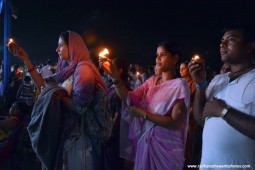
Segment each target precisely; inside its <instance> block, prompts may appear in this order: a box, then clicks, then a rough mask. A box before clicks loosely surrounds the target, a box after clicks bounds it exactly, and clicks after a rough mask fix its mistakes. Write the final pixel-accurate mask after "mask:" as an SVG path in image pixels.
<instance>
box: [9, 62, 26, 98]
mask: <svg viewBox="0 0 255 170" xmlns="http://www.w3.org/2000/svg"><path fill="white" fill-rule="evenodd" d="M22 80H23V72H22V70H21V68H20V66H19V65H17V64H15V65H14V70H13V71H12V72H11V74H10V76H9V83H10V89H9V93H8V95H9V96H10V102H11V103H13V102H14V101H16V95H17V92H18V90H19V87H20V85H21V83H22Z"/></svg>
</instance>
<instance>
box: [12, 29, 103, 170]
mask: <svg viewBox="0 0 255 170" xmlns="http://www.w3.org/2000/svg"><path fill="white" fill-rule="evenodd" d="M8 48H9V51H10V52H12V53H13V54H14V56H17V57H19V58H21V59H22V60H23V61H24V63H25V64H26V66H27V69H28V72H29V73H30V75H31V77H32V78H33V80H34V82H35V83H36V85H37V87H38V89H44V90H42V94H41V95H40V96H39V99H38V100H40V97H41V98H43V97H45V96H47V95H46V94H45V91H47V90H48V89H49V88H48V86H50V85H51V84H52V83H55V84H56V83H57V84H58V85H59V86H61V87H63V88H64V89H66V92H67V94H68V95H62V96H61V104H62V105H63V106H64V107H63V108H64V109H62V108H60V109H59V112H61V111H62V112H64V111H65V110H66V108H67V109H68V110H69V111H68V112H69V114H66V115H64V116H63V115H61V114H60V115H61V116H62V117H61V120H62V122H60V126H61V127H62V130H61V132H60V134H58V135H59V136H60V138H58V139H59V141H58V151H57V152H58V153H57V154H56V155H57V156H56V157H57V158H54V159H55V160H54V163H51V162H50V163H49V166H44V167H43V168H44V169H65V170H69V169H76V170H83V169H92V161H93V169H98V167H97V166H98V163H97V162H96V161H97V160H99V155H98V154H96V153H98V147H99V146H100V145H99V143H98V142H97V141H96V140H94V139H91V138H90V137H88V136H86V134H84V132H83V128H81V127H84V126H83V125H82V124H83V121H81V117H82V116H81V115H79V114H83V113H84V111H83V110H85V108H86V107H87V106H88V105H89V104H90V103H91V102H92V101H93V99H94V96H93V95H94V91H95V89H96V85H97V84H98V85H100V86H101V87H104V88H105V85H104V83H103V80H102V78H101V76H100V74H99V72H98V70H97V69H96V67H95V66H94V65H93V64H92V62H91V61H90V55H89V51H88V49H87V47H86V45H85V43H84V41H83V40H82V37H81V36H80V35H79V34H77V33H75V32H72V31H68V32H64V33H62V34H61V35H60V36H59V41H58V47H57V49H56V52H57V53H58V55H59V59H58V70H57V73H56V74H54V75H53V76H51V77H48V78H46V79H45V80H44V79H43V78H42V76H41V75H40V74H38V73H37V72H36V70H35V68H34V66H33V64H32V63H31V61H30V59H29V57H28V55H27V53H26V52H25V50H24V49H22V48H21V47H20V46H19V45H18V44H17V43H15V42H12V43H9V44H8ZM48 84H49V85H48ZM45 86H46V87H45ZM49 91H51V89H50V90H49ZM53 97H54V96H53ZM46 100H47V98H46ZM49 100H50V99H49ZM38 105H39V106H40V107H43V106H41V105H40V104H38ZM35 107H36V105H35ZM51 107H52V106H51ZM50 109H52V110H54V108H50ZM61 109H62V110H61ZM36 110H37V111H38V110H40V108H39V109H38V107H37V108H34V111H33V112H35V111H36ZM44 110H48V109H44ZM56 110H57V109H56ZM70 113H71V114H70ZM51 114H55V113H51ZM51 114H49V115H51ZM70 115H71V116H70ZM32 116H33V115H32ZM69 119H70V120H69ZM51 121H52V120H51ZM56 121H57V120H56ZM70 124H73V126H70ZM28 130H29V129H28ZM50 130H54V129H50ZM50 130H49V132H48V133H50ZM30 136H31V135H30ZM45 144H46V143H45ZM46 145H47V144H46ZM59 146H62V150H61V151H59ZM92 149H93V151H92V154H93V159H92V155H91V154H90V153H91V150H92ZM59 153H60V155H59ZM37 155H38V154H37ZM39 158H40V160H41V161H42V158H41V157H39ZM50 161H52V160H50ZM42 162H43V161H42ZM56 162H57V163H56ZM59 162H61V166H60V165H59ZM44 165H45V164H44Z"/></svg>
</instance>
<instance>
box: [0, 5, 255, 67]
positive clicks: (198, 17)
mask: <svg viewBox="0 0 255 170" xmlns="http://www.w3.org/2000/svg"><path fill="white" fill-rule="evenodd" d="M12 5H13V6H14V7H15V8H17V10H18V18H17V19H13V18H12V37H13V38H14V39H15V41H17V42H18V43H19V44H20V45H21V46H23V47H24V48H25V49H26V51H27V52H28V54H29V56H30V58H33V60H34V61H36V62H43V61H44V60H45V59H47V58H52V59H53V60H54V61H57V57H58V56H57V53H56V52H55V49H56V47H57V42H58V35H59V34H60V33H61V32H63V31H66V30H73V31H76V32H78V33H80V34H82V35H83V38H84V39H85V41H86V43H87V45H88V47H89V49H97V47H100V46H106V47H108V48H109V49H110V51H111V57H121V58H124V59H126V60H127V61H128V62H136V61H145V63H147V64H148V65H153V64H154V60H155V53H156V47H157V44H158V43H159V42H160V41H162V40H170V41H176V42H178V43H179V44H180V45H181V47H182V51H183V56H182V57H183V60H184V59H189V58H191V56H192V55H194V54H195V53H197V54H200V55H201V56H202V57H203V58H205V59H206V61H207V63H208V64H209V65H210V66H211V67H213V68H216V69H218V68H219V66H220V65H221V61H220V55H219V43H220V40H221V30H222V28H223V27H224V26H225V25H226V24H228V23H232V22H253V23H255V6H254V5H255V2H253V1H245V0H243V1H236V0H232V1H223V0H222V1H206V0H190V1H181V0H179V1H170V0H169V1H160V0H159V1H145V0H130V1H128V0H127V1H111V0H108V1H102V0H101V1H90V0H68V1H67V0H63V1H60V0H51V1H49V0H44V1H43V0H33V1H32V0H12ZM0 40H1V41H0V45H1V46H3V45H4V44H5V43H4V42H3V12H2V13H1V16H0ZM2 55H3V54H2V50H1V53H0V58H2ZM11 61H12V63H16V62H20V60H17V59H16V58H14V57H12V59H11ZM20 63H21V62H20Z"/></svg>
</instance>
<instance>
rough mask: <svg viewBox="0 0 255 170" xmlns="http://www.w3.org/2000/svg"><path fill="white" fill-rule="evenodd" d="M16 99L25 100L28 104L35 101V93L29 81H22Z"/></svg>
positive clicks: (30, 104)
mask: <svg viewBox="0 0 255 170" xmlns="http://www.w3.org/2000/svg"><path fill="white" fill-rule="evenodd" d="M17 100H19V101H23V102H25V103H26V104H27V105H28V106H32V105H33V104H34V102H35V93H34V89H33V86H32V85H31V84H30V83H26V82H23V83H22V84H21V85H20V88H19V90H18V93H17Z"/></svg>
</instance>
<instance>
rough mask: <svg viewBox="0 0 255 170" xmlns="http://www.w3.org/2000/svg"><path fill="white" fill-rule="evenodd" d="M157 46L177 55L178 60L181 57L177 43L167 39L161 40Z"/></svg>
mask: <svg viewBox="0 0 255 170" xmlns="http://www.w3.org/2000/svg"><path fill="white" fill-rule="evenodd" d="M158 47H164V48H165V49H166V50H167V51H168V52H170V53H171V54H172V55H173V56H174V55H178V56H179V60H180V57H181V49H180V46H179V45H178V44H177V43H172V42H169V41H162V42H160V43H159V45H158Z"/></svg>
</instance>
